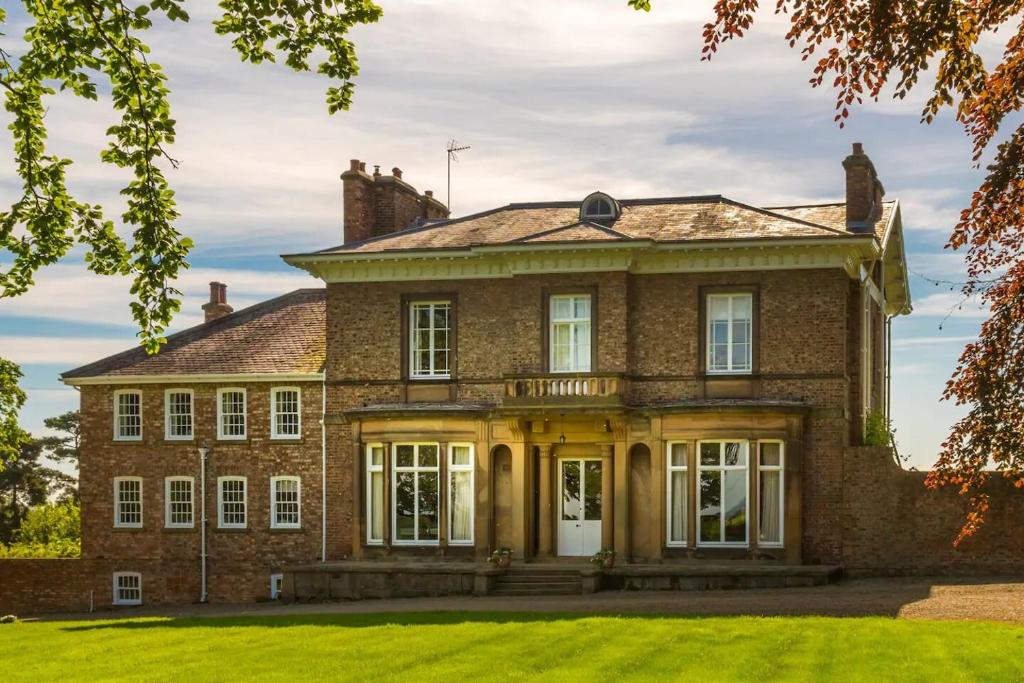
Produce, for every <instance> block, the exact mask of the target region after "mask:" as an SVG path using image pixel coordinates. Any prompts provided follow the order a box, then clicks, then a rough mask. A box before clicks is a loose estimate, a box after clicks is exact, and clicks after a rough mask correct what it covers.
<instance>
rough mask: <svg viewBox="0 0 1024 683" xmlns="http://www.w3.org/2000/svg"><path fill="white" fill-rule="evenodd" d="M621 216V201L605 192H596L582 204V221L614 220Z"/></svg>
mask: <svg viewBox="0 0 1024 683" xmlns="http://www.w3.org/2000/svg"><path fill="white" fill-rule="evenodd" d="M618 217H619V203H618V202H617V201H615V200H614V199H612V198H611V197H609V196H608V195H606V194H605V193H603V192H595V193H593V194H591V195H590V196H588V197H587V198H586V199H584V200H583V204H582V205H581V206H580V220H581V221H613V220H615V219H616V218H618Z"/></svg>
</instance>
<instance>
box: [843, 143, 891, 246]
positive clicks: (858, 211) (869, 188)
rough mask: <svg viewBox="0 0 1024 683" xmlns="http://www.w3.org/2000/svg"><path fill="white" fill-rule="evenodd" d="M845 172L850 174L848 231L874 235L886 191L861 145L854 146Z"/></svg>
mask: <svg viewBox="0 0 1024 683" xmlns="http://www.w3.org/2000/svg"><path fill="white" fill-rule="evenodd" d="M843 169H845V171H846V228H847V230H849V231H851V232H867V233H870V232H872V230H873V225H874V223H875V221H877V220H878V218H879V216H880V215H881V210H882V197H883V196H884V195H885V188H884V187H882V183H881V182H880V181H879V180H878V174H877V173H876V172H875V165H874V164H873V163H871V159H870V158H869V157H868V155H867V154H865V153H864V146H863V145H862V144H861V143H859V142H855V143H853V152H852V153H851V154H850V156H848V157H846V158H845V159H843Z"/></svg>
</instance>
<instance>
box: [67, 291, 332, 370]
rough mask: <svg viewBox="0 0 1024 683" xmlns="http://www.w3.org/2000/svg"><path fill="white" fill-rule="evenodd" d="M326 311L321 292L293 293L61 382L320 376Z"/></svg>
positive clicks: (324, 295)
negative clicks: (142, 377)
mask: <svg viewBox="0 0 1024 683" xmlns="http://www.w3.org/2000/svg"><path fill="white" fill-rule="evenodd" d="M326 309H327V290H326V289H297V290H295V291H294V292H290V293H288V294H285V295H283V296H279V297H277V298H276V299H270V300H269V301H264V302H262V303H259V304H256V305H255V306H250V307H248V308H245V309H242V310H240V311H236V312H234V313H231V314H230V315H226V316H224V317H223V318H219V319H217V320H213V321H211V322H208V323H204V324H202V325H197V326H195V327H192V328H189V329H187V330H184V331H182V332H178V333H177V334H172V335H170V336H169V337H167V343H166V344H165V345H164V346H163V348H161V350H160V353H158V354H155V355H152V356H151V355H149V354H147V353H146V351H145V350H144V349H142V348H141V347H138V346H137V347H135V348H133V349H129V350H128V351H124V352H122V353H118V354H116V355H113V356H110V357H108V358H104V359H103V360H100V361H96V362H95V363H90V364H89V365H84V366H82V367H80V368H75V369H74V370H69V371H68V372H65V373H64V374H63V375H61V378H62V379H65V380H74V379H76V378H81V377H97V376H101V375H106V376H117V375H200V374H203V375H205V374H216V375H222V374H305V373H315V372H320V371H321V370H322V368H323V365H324V359H325V357H326V340H325V335H324V330H325V328H326Z"/></svg>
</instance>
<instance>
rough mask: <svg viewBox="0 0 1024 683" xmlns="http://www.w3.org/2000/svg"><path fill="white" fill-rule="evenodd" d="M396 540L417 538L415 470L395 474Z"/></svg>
mask: <svg viewBox="0 0 1024 683" xmlns="http://www.w3.org/2000/svg"><path fill="white" fill-rule="evenodd" d="M410 457H411V456H410ZM395 540H398V541H414V540H416V474H415V473H414V472H398V473H396V475H395Z"/></svg>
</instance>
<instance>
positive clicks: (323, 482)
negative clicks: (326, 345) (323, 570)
mask: <svg viewBox="0 0 1024 683" xmlns="http://www.w3.org/2000/svg"><path fill="white" fill-rule="evenodd" d="M326 422H327V372H326V370H325V371H324V379H323V382H322V383H321V385H320V561H321V562H326V561H327V425H326V424H325V423H326Z"/></svg>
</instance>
